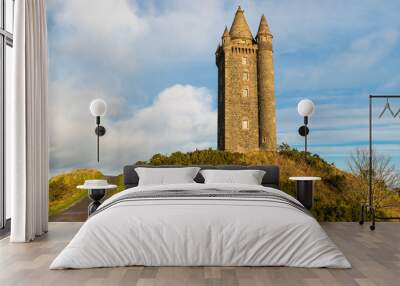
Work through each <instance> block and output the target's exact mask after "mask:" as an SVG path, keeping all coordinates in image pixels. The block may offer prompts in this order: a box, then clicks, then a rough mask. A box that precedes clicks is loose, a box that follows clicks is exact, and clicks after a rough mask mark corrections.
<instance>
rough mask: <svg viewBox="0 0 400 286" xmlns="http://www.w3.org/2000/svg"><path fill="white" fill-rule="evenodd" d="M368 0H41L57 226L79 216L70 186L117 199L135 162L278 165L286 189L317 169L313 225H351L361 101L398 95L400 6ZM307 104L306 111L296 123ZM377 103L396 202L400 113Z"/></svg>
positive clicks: (363, 145) (381, 151)
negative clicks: (103, 190)
mask: <svg viewBox="0 0 400 286" xmlns="http://www.w3.org/2000/svg"><path fill="white" fill-rule="evenodd" d="M345 4H346V5H345ZM363 5H364V6H365V7H364V9H362V10H361V9H359V6H358V5H357V3H353V4H352V3H348V2H347V1H344V0H343V1H332V2H329V3H320V1H317V0H315V1H308V2H307V4H304V3H303V2H300V1H292V2H285V3H282V2H281V1H278V0H276V1H241V6H240V7H239V8H238V6H237V2H236V1H211V0H210V1H190V3H188V1H133V0H132V1H130V0H118V1H108V0H87V1H78V0H69V1H62V0H48V1H47V9H48V11H47V13H48V32H49V50H50V51H49V53H50V86H49V91H50V92H49V97H50V99H49V100H50V102H49V107H50V108H49V110H50V114H49V116H50V126H49V128H50V152H51V153H50V174H51V176H52V178H51V179H50V181H49V184H50V185H49V186H50V193H49V198H50V217H51V219H52V220H84V219H86V216H87V214H86V208H87V205H88V204H89V202H90V201H89V199H88V198H87V193H86V191H85V190H84V189H82V190H78V189H77V188H76V187H77V186H78V185H81V184H83V182H84V181H85V180H88V179H106V180H108V182H109V183H110V184H115V185H117V188H116V189H113V190H111V191H110V192H109V193H108V195H110V194H113V193H115V192H119V191H121V190H122V189H123V184H122V176H121V174H122V169H123V166H124V165H128V164H134V163H135V162H140V163H143V164H147V163H151V164H245V165H252V164H277V165H279V166H280V167H281V188H282V190H284V191H286V192H288V193H290V194H292V195H293V194H294V184H295V183H294V182H292V181H290V180H289V177H291V176H305V175H307V176H318V177H321V178H322V180H321V181H320V182H317V183H316V189H317V192H316V194H315V201H314V203H315V204H314V207H313V210H312V212H313V213H314V215H315V216H316V217H317V218H318V219H319V220H332V221H335V220H345V221H352V220H358V219H359V216H360V206H361V205H360V202H364V201H365V200H367V197H368V180H367V179H366V174H367V169H368V160H367V159H368V95H369V94H398V93H400V77H399V75H398V67H399V64H400V30H399V27H400V20H399V17H398V15H397V11H398V10H399V8H400V5H399V3H398V1H394V0H393V1H387V3H386V4H385V7H382V5H379V3H377V2H376V1H365V3H364V4H363ZM371 18H373V19H374V21H373V22H371V21H370V19H371ZM305 98H307V99H310V100H312V102H311V103H312V104H313V105H312V106H313V107H314V105H315V109H313V110H310V112H308V111H307V112H306V113H304V112H305V111H304V110H305V109H304V108H306V109H307V108H308V107H307V106H306V107H304V108H302V109H301V108H300V107H299V113H300V114H302V115H301V116H300V115H299V113H298V110H297V104H298V103H299V102H300V100H302V99H305ZM94 100H98V101H95V103H96V102H97V103H98V104H93V101H94ZM91 103H92V105H91ZM103 103H104V104H103ZM398 103H399V104H397V106H400V100H399V102H398ZM374 104H376V108H375V107H374V114H373V116H375V118H376V119H375V121H374V122H375V123H374V124H375V125H376V126H375V127H374V128H375V129H374V132H375V133H374V144H375V145H374V150H376V152H374V156H373V159H374V160H375V161H374V162H376V165H375V166H379V167H381V169H380V173H379V174H378V173H377V180H378V181H380V182H382V183H381V184H377V185H376V186H375V188H376V189H375V195H376V202H377V203H378V204H382V205H384V204H387V203H394V204H397V203H400V200H399V191H398V190H399V188H398V186H399V182H400V181H399V178H400V177H399V175H398V170H397V167H396V166H398V165H399V163H400V147H399V146H400V145H399V144H398V143H399V141H398V138H397V137H396V136H393V135H394V134H399V131H400V125H399V124H398V122H397V121H396V119H393V117H397V115H398V111H397V109H396V108H395V107H397V106H396V102H395V100H393V102H390V104H389V101H388V102H387V103H386V105H385V102H377V103H374ZM300 109H301V110H300ZM303 109H304V110H303ZM311 113H312V115H311ZM309 115H310V116H309ZM309 117H310V118H309ZM397 119H398V118H397ZM303 120H304V126H301V127H300V129H299V126H300V125H302V124H303ZM302 128H303V129H302ZM299 132H300V134H301V135H307V136H306V137H304V136H300V135H299ZM305 138H306V142H308V144H307V145H308V149H307V151H308V153H307V152H304V144H305V142H304V140H305ZM77 202H78V203H77ZM71 209H72V210H74V211H75V212H73V211H71ZM76 210H79V211H81V214H80V215H77V216H74V215H72V213H76ZM382 212H385V213H384V214H385V215H389V216H390V215H398V214H400V210H399V209H398V208H397V209H396V208H394V209H388V210H384V211H382Z"/></svg>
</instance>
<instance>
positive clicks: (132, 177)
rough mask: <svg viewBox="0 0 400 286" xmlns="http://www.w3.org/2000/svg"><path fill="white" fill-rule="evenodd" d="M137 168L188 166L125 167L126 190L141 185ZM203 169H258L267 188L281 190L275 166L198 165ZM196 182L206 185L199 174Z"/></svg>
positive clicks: (277, 168) (277, 170)
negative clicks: (263, 172)
mask: <svg viewBox="0 0 400 286" xmlns="http://www.w3.org/2000/svg"><path fill="white" fill-rule="evenodd" d="M136 167H147V168H176V167H187V166H176V165H168V166H166V165H162V166H149V165H129V166H125V167H124V184H125V189H128V188H133V187H136V186H137V185H138V183H139V177H138V175H137V173H136V171H135V168H136ZM197 167H200V168H201V169H221V170H246V169H256V170H263V171H265V175H264V178H263V180H262V185H263V186H265V187H272V188H276V189H279V167H278V166H274V165H265V166H238V165H224V166H222V165H219V166H208V165H198V166H197ZM194 180H195V181H196V182H197V183H204V178H203V176H202V175H201V174H200V173H198V174H197V176H196V178H194Z"/></svg>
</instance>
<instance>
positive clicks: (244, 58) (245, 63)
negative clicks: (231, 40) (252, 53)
mask: <svg viewBox="0 0 400 286" xmlns="http://www.w3.org/2000/svg"><path fill="white" fill-rule="evenodd" d="M242 65H247V58H246V57H243V58H242Z"/></svg>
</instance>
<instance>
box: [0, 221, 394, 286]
mask: <svg viewBox="0 0 400 286" xmlns="http://www.w3.org/2000/svg"><path fill="white" fill-rule="evenodd" d="M81 224H82V223H71V222H53V223H50V231H49V233H48V234H47V235H46V236H44V237H43V238H41V239H39V240H37V241H35V242H33V243H28V244H10V243H9V242H8V238H5V239H3V240H1V241H0V285H1V286H8V285H12V286H17V285H29V286H34V285H53V286H61V285H68V286H74V285H137V286H138V285H140V286H150V285H151V286H153V285H167V286H179V285H227V286H234V285H246V286H247V285H255V286H261V285H385V286H388V285H400V223H378V224H377V229H376V231H375V232H372V231H370V230H369V229H368V225H364V226H359V225H358V224H357V223H324V224H323V227H324V229H325V230H326V231H327V232H328V234H329V235H330V237H331V238H332V239H333V240H334V241H335V242H336V244H337V245H338V246H339V248H340V249H341V250H342V251H343V252H344V254H345V255H346V256H347V258H348V259H349V260H350V262H351V263H352V265H353V268H352V269H348V270H343V269H304V268H289V267H124V268H102V269H87V270H52V271H50V270H48V267H49V264H50V263H51V261H52V260H53V259H54V257H55V256H56V255H57V254H58V253H59V252H60V251H61V249H62V248H63V247H64V246H65V245H66V244H67V242H68V241H69V240H70V239H71V238H72V236H73V235H74V234H75V232H76V231H77V230H78V229H79V227H80V226H81Z"/></svg>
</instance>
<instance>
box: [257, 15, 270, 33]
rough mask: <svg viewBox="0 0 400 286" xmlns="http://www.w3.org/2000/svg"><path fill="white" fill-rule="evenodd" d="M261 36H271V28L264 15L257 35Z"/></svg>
mask: <svg viewBox="0 0 400 286" xmlns="http://www.w3.org/2000/svg"><path fill="white" fill-rule="evenodd" d="M260 34H271V31H270V30H269V26H268V23H267V19H266V18H265V16H264V14H263V15H262V16H261V21H260V26H258V32H257V35H260Z"/></svg>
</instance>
